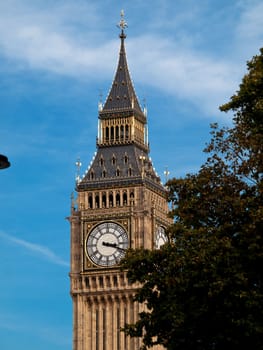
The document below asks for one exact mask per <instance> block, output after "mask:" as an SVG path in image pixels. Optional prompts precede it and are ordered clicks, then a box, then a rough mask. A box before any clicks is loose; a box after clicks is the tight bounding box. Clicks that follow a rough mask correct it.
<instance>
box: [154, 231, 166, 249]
mask: <svg viewBox="0 0 263 350" xmlns="http://www.w3.org/2000/svg"><path fill="white" fill-rule="evenodd" d="M166 242H168V237H167V236H166V234H165V230H164V228H163V227H162V226H159V227H158V228H157V230H156V236H155V248H156V249H160V247H161V246H162V245H164V244H165V243H166Z"/></svg>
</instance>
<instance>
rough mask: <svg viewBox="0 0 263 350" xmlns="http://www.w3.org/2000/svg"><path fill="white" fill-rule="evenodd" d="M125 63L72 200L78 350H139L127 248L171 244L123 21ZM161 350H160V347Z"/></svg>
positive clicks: (73, 292) (136, 308)
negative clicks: (131, 327)
mask: <svg viewBox="0 0 263 350" xmlns="http://www.w3.org/2000/svg"><path fill="white" fill-rule="evenodd" d="M119 27H120V30H121V32H120V41H121V42H120V52H119V62H118V66H117V70H116V74H115V77H114V79H113V83H112V86H111V88H110V92H109V94H108V97H107V99H106V101H105V103H104V105H102V104H101V105H100V106H99V116H98V136H97V151H96V154H95V157H94V159H93V161H92V163H91V165H90V167H89V169H88V170H87V171H86V175H85V176H84V177H83V178H82V179H81V180H79V181H78V182H77V185H76V192H77V199H76V204H75V200H72V209H71V215H70V218H69V220H70V224H71V263H70V266H71V269H70V282H71V287H70V292H71V296H72V301H73V349H74V350H137V349H138V348H139V346H140V341H139V340H138V339H132V338H130V337H127V336H125V334H124V333H123V332H121V331H120V328H121V327H123V326H124V324H125V323H133V322H134V321H135V320H136V318H137V315H138V313H139V311H140V310H139V305H138V304H137V303H135V302H134V301H133V297H134V294H135V291H136V288H137V287H138V286H136V285H131V284H130V283H129V281H128V280H127V278H126V275H125V273H124V272H123V271H120V269H119V266H118V264H119V261H120V259H121V258H122V257H123V256H124V254H125V251H126V249H128V248H146V249H158V248H159V246H160V245H161V244H163V243H164V242H165V240H166V236H165V227H167V226H168V225H169V224H170V220H169V219H168V218H167V213H168V205H167V201H166V191H165V188H164V187H163V185H162V184H161V182H160V178H159V177H158V176H157V174H156V173H155V170H154V168H153V166H152V161H151V158H150V157H149V145H148V132H147V116H146V111H145V110H142V108H141V107H140V104H139V101H138V98H137V96H136V93H135V90H134V87H133V84H132V81H131V78H130V74H129V69H128V64H127V59H126V53H125V45H124V41H125V38H126V34H125V28H126V22H125V20H124V18H123V14H122V17H121V21H120V24H119ZM155 349H161V347H155Z"/></svg>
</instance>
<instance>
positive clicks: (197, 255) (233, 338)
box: [122, 49, 263, 350]
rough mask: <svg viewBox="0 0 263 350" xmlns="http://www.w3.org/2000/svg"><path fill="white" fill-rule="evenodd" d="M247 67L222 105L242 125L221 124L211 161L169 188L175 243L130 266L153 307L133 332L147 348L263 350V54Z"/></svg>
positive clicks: (133, 253)
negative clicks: (156, 345)
mask: <svg viewBox="0 0 263 350" xmlns="http://www.w3.org/2000/svg"><path fill="white" fill-rule="evenodd" d="M247 66H248V73H247V74H246V75H245V76H244V78H243V80H242V83H241V84H240V87H239V90H238V91H237V93H236V94H235V95H234V96H232V97H231V99H230V101H229V102H228V103H226V104H225V105H223V106H221V107H220V109H221V111H224V112H228V111H233V112H234V118H233V126H232V127H224V128H219V127H218V125H217V124H214V125H212V129H211V141H210V143H209V144H208V145H207V147H206V149H205V152H207V154H208V158H207V161H206V163H205V164H204V165H203V166H202V167H201V168H200V170H199V172H198V173H197V174H194V175H191V174H189V175H187V176H186V177H185V178H182V179H172V180H170V181H169V182H168V183H167V185H168V188H169V196H168V197H169V200H170V201H171V202H172V204H173V210H172V211H171V215H172V217H173V218H174V224H173V225H172V226H171V227H170V228H169V229H168V234H169V237H170V240H169V243H167V244H165V245H164V246H163V247H161V249H159V250H155V251H148V250H143V249H141V250H130V251H128V252H127V254H126V257H125V259H124V260H123V262H122V266H123V268H124V269H126V270H127V271H128V272H127V273H128V277H129V278H130V280H131V281H132V282H140V283H141V288H140V289H139V290H138V293H137V295H136V297H135V299H136V300H137V301H139V302H140V303H144V304H145V305H146V309H145V311H144V312H142V313H141V314H140V317H139V320H138V322H136V323H135V324H133V325H126V327H125V329H124V331H125V332H126V333H127V334H129V335H130V336H133V337H134V336H135V337H142V338H143V344H144V346H143V348H144V349H147V348H150V347H151V346H152V345H154V344H162V345H163V346H164V347H165V348H167V349H168V350H177V349H178V350H179V349H180V350H183V349H187V350H191V349H193V350H199V349H200V350H201V349H202V350H210V349H211V350H217V349H220V350H222V349H232V350H235V349H239V348H240V346H242V347H244V348H252V349H257V350H258V349H263V287H262V281H263V279H262V277H263V276H262V262H263V261H262V260H263V220H262V218H263V49H261V50H260V54H259V55H257V56H255V57H253V58H252V60H251V61H249V62H248V64H247Z"/></svg>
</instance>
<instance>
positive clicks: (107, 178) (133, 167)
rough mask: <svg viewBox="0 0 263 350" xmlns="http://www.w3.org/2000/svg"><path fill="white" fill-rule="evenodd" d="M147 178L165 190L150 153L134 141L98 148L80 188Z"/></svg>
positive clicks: (136, 181)
mask: <svg viewBox="0 0 263 350" xmlns="http://www.w3.org/2000/svg"><path fill="white" fill-rule="evenodd" d="M144 179H147V181H148V182H150V183H152V184H153V185H155V186H157V187H158V188H159V189H162V190H163V186H162V185H161V183H160V178H159V176H158V175H157V174H156V172H155V170H154V168H153V165H152V161H151V159H150V158H149V155H148V153H147V152H145V151H143V150H142V149H141V148H139V147H137V146H136V145H135V144H130V145H122V146H114V147H102V148H100V147H99V148H98V150H97V153H96V156H95V158H94V160H93V162H92V164H91V165H90V167H89V169H88V171H87V173H86V175H85V177H84V178H83V179H82V180H81V181H80V182H79V184H78V185H77V188H78V190H79V191H81V190H84V189H87V188H93V187H95V188H105V187H108V186H112V184H113V183H115V186H116V184H118V185H119V186H123V185H124V184H125V185H135V184H137V183H140V182H142V181H143V180H144Z"/></svg>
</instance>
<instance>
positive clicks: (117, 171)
mask: <svg viewBox="0 0 263 350" xmlns="http://www.w3.org/2000/svg"><path fill="white" fill-rule="evenodd" d="M120 173H121V172H120V169H119V168H118V169H117V170H116V176H120Z"/></svg>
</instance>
